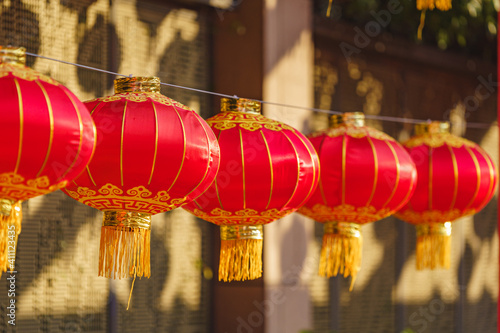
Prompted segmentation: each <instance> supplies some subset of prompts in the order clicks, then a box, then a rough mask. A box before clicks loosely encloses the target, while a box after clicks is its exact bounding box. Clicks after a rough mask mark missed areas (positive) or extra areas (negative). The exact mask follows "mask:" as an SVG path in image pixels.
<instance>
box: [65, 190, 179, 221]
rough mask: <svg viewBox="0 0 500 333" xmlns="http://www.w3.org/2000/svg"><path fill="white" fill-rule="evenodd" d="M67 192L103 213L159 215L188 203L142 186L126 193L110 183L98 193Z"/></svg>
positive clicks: (165, 192) (93, 191)
mask: <svg viewBox="0 0 500 333" xmlns="http://www.w3.org/2000/svg"><path fill="white" fill-rule="evenodd" d="M65 192H66V193H67V194H68V195H69V196H70V197H72V198H73V199H75V200H77V201H80V202H81V203H84V204H86V205H88V206H90V207H93V208H95V209H99V210H102V211H106V210H117V209H120V210H130V211H138V212H144V213H150V214H158V213H162V212H166V211H169V210H172V209H174V208H177V207H179V206H181V205H182V204H183V203H185V201H186V198H185V197H184V198H174V199H171V198H170V195H169V194H168V193H167V191H159V192H157V193H156V194H154V193H152V192H151V191H150V190H148V189H147V188H146V187H144V186H142V185H141V186H136V187H133V188H131V189H129V190H126V191H125V192H124V191H123V190H122V189H121V188H119V187H118V186H116V185H113V184H109V183H108V184H106V185H104V186H102V187H101V188H100V189H99V190H97V191H95V190H92V189H89V188H88V187H78V188H77V189H76V190H75V191H71V190H68V189H65Z"/></svg>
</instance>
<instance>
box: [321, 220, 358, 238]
mask: <svg viewBox="0 0 500 333" xmlns="http://www.w3.org/2000/svg"><path fill="white" fill-rule="evenodd" d="M324 234H325V235H326V234H337V235H342V236H348V237H355V238H359V237H361V225H359V224H357V223H351V222H336V221H335V222H326V223H325V226H324Z"/></svg>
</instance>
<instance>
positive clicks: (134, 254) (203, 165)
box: [64, 77, 219, 279]
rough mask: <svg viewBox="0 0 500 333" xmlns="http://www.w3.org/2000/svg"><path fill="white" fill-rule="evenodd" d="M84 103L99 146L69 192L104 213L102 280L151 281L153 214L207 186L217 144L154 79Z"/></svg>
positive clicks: (118, 86) (121, 84)
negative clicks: (165, 94) (144, 278)
mask: <svg viewBox="0 0 500 333" xmlns="http://www.w3.org/2000/svg"><path fill="white" fill-rule="evenodd" d="M85 104H86V105H87V107H88V108H89V110H91V115H92V118H93V119H94V121H95V123H96V126H97V142H98V144H97V147H96V151H95V155H94V158H93V159H92V162H91V163H90V164H89V165H88V166H87V169H86V171H85V172H84V173H82V174H81V175H80V176H79V177H78V178H77V179H76V180H75V181H73V184H70V186H68V187H67V188H66V189H65V190H64V192H66V194H68V195H69V196H71V197H72V198H73V199H75V200H78V201H80V202H82V203H84V204H86V205H89V206H90V207H93V208H96V209H99V210H101V211H103V212H104V221H103V225H102V228H101V243H100V250H99V276H104V277H107V278H114V279H116V278H118V279H121V278H126V277H129V276H130V277H134V278H135V277H136V276H139V277H142V276H146V277H149V276H150V274H151V269H150V230H151V215H154V214H158V213H162V212H167V211H169V210H172V209H174V208H176V207H179V206H181V205H182V204H184V203H186V202H188V201H190V200H192V199H194V198H196V197H197V196H198V195H200V194H201V193H202V192H203V191H204V190H206V189H207V188H208V186H209V185H210V184H211V183H212V182H213V180H214V178H215V175H216V173H217V169H218V167H219V146H218V144H217V140H216V138H215V136H214V134H213V132H212V131H211V130H210V128H209V127H208V125H207V124H206V123H205V121H204V120H203V119H202V118H201V117H200V116H199V115H198V114H196V113H195V112H194V111H193V110H190V109H189V108H188V107H186V106H184V105H182V104H180V103H178V102H176V101H174V100H172V99H170V98H168V97H166V96H163V95H161V94H160V80H159V79H158V78H156V77H131V78H122V79H117V80H115V94H114V95H112V96H108V97H102V98H98V99H96V100H92V101H88V102H86V103H85Z"/></svg>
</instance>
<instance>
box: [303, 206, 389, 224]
mask: <svg viewBox="0 0 500 333" xmlns="http://www.w3.org/2000/svg"><path fill="white" fill-rule="evenodd" d="M299 213H301V214H303V215H305V216H307V217H310V218H312V219H314V220H316V221H318V222H322V223H324V222H331V221H339V222H351V223H358V224H365V223H370V222H375V221H378V220H381V219H383V218H384V217H387V216H389V215H391V214H393V213H394V211H392V210H391V209H389V208H383V209H378V210H377V209H376V208H375V207H373V206H368V207H355V206H353V205H348V204H344V205H338V206H335V207H329V206H326V205H323V204H315V205H314V206H313V207H312V208H309V207H305V206H304V207H302V208H300V209H299Z"/></svg>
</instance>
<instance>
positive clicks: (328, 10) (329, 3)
mask: <svg viewBox="0 0 500 333" xmlns="http://www.w3.org/2000/svg"><path fill="white" fill-rule="evenodd" d="M332 2H333V0H330V1H329V2H328V9H327V10H326V17H330V13H331V11H332Z"/></svg>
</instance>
